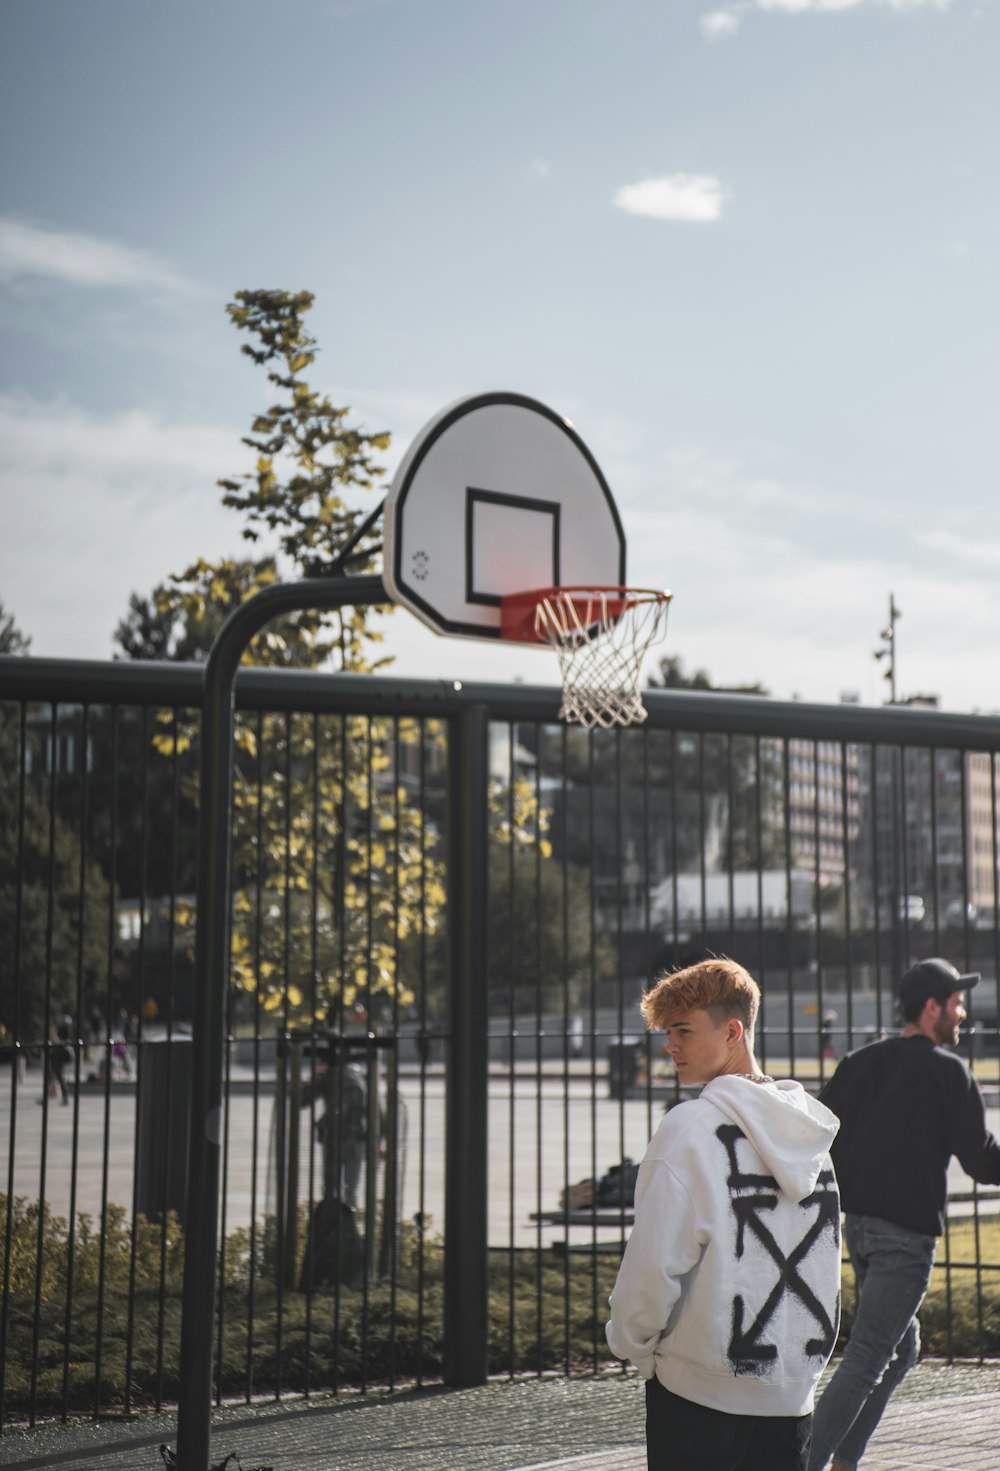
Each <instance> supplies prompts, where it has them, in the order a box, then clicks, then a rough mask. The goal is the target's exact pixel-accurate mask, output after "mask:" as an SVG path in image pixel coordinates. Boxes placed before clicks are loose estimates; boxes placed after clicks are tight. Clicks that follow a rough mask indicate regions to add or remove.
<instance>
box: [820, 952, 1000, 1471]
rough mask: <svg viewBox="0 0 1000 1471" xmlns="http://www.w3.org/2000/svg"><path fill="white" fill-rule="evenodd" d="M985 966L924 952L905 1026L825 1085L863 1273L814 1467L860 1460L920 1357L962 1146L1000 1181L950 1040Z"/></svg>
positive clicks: (968, 1164)
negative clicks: (920, 1321) (922, 1314)
mask: <svg viewBox="0 0 1000 1471" xmlns="http://www.w3.org/2000/svg"><path fill="white" fill-rule="evenodd" d="M978 984H979V976H978V974H972V975H960V974H959V973H958V971H957V970H956V969H955V967H954V966H953V965H952V964H950V962H949V961H947V960H941V959H938V958H936V957H935V958H933V959H930V960H921V961H919V962H918V963H917V964H916V965H914V966H911V968H910V969H909V970H908V971H907V972H906V974H905V975H904V976H903V978H902V980H901V981H900V983H899V1002H900V1007H901V1009H902V1014H903V1022H904V1026H903V1030H902V1033H901V1034H900V1035H899V1036H898V1037H889V1038H886V1039H885V1040H884V1041H880V1042H872V1043H869V1044H868V1046H866V1047H864V1048H862V1049H861V1050H860V1051H859V1052H852V1053H849V1054H848V1056H847V1057H845V1058H844V1060H843V1062H842V1063H841V1064H840V1066H839V1067H838V1068H837V1071H836V1072H835V1073H834V1075H833V1077H832V1078H831V1079H830V1081H829V1083H827V1085H826V1087H825V1088H824V1089H823V1091H822V1093H821V1094H820V1099H821V1100H822V1102H823V1103H825V1104H826V1105H827V1107H828V1108H830V1109H832V1110H833V1112H834V1113H835V1114H836V1115H837V1117H838V1118H839V1119H840V1133H839V1134H838V1135H837V1138H836V1141H835V1142H834V1145H833V1149H832V1151H831V1152H832V1155H833V1162H834V1165H835V1166H836V1170H837V1177H838V1180H839V1183H840V1192H841V1199H842V1202H843V1206H844V1211H845V1212H846V1224H845V1232H844V1234H845V1239H846V1242H847V1249H848V1252H849V1254H850V1258H851V1263H852V1265H853V1267H854V1272H855V1276H856V1277H857V1284H858V1305H857V1311H856V1313H855V1318H854V1326H853V1328H852V1329H851V1336H850V1339H849V1341H848V1344H847V1347H846V1348H845V1349H844V1355H843V1358H842V1359H841V1361H840V1364H839V1366H838V1368H837V1371H836V1373H835V1374H834V1376H833V1378H832V1379H831V1380H830V1383H829V1384H828V1385H827V1387H826V1390H825V1391H824V1393H823V1396H822V1398H821V1400H820V1402H819V1404H818V1405H817V1407H816V1414H815V1417H814V1421H813V1443H812V1450H811V1452H810V1456H809V1471H821V1468H822V1467H824V1466H825V1465H826V1464H827V1461H828V1460H829V1459H830V1457H831V1456H832V1457H833V1467H834V1471H854V1468H855V1467H857V1466H858V1465H859V1464H860V1462H861V1458H862V1456H863V1455H864V1452H865V1447H866V1446H867V1444H868V1441H869V1439H870V1437H871V1435H872V1434H873V1432H874V1430H875V1427H876V1426H877V1425H878V1423H879V1420H880V1419H881V1418H882V1412H883V1411H884V1409H885V1407H886V1405H887V1403H888V1401H889V1397H890V1395H891V1394H892V1393H893V1391H894V1390H895V1389H896V1387H897V1385H898V1384H899V1383H900V1381H901V1380H902V1378H903V1376H904V1375H905V1374H906V1373H907V1371H908V1370H909V1369H910V1368H911V1366H912V1365H913V1364H914V1363H915V1362H916V1358H917V1353H918V1351H919V1348H920V1331H919V1327H918V1325H917V1311H918V1309H919V1307H920V1304H921V1303H922V1302H923V1300H924V1294H925V1293H926V1291H927V1285H928V1283H929V1282H930V1277H931V1268H932V1267H933V1265H934V1250H935V1246H936V1244H937V1243H936V1238H937V1237H938V1236H940V1234H941V1232H942V1231H943V1229H944V1211H945V1198H946V1194H947V1172H948V1165H949V1163H950V1161H951V1157H952V1155H955V1156H956V1157H957V1158H958V1160H959V1162H960V1164H961V1165H962V1168H963V1169H964V1170H965V1171H966V1173H967V1174H969V1175H971V1176H972V1178H973V1179H974V1180H979V1181H980V1182H981V1183H982V1184H988V1185H996V1184H1000V1143H998V1142H997V1140H996V1139H994V1137H993V1135H992V1134H991V1133H990V1132H989V1131H988V1130H987V1128H986V1113H985V1108H984V1104H983V1095H982V1093H981V1092H980V1091H979V1086H978V1084H977V1083H976V1081H975V1079H974V1078H973V1076H972V1074H971V1073H970V1072H969V1069H968V1068H967V1067H966V1065H965V1063H964V1062H963V1061H962V1060H961V1058H959V1057H956V1056H955V1055H954V1053H951V1052H945V1051H943V1050H942V1049H943V1048H945V1047H954V1046H955V1044H956V1043H957V1042H958V1034H959V1028H960V1027H961V1024H962V1022H964V1021H965V1017H966V1010H965V992H966V991H968V990H971V988H972V987H973V986H976V985H978Z"/></svg>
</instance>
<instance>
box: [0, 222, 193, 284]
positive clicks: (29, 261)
mask: <svg viewBox="0 0 1000 1471" xmlns="http://www.w3.org/2000/svg"><path fill="white" fill-rule="evenodd" d="M23 276H44V277H47V278H48V279H50V280H56V281H65V282H68V283H69V284H71V285H74V286H113V287H121V288H124V289H126V290H141V289H143V288H149V287H152V288H155V289H157V290H161V291H174V292H176V291H180V292H186V291H190V290H192V289H193V288H192V285H191V283H190V282H187V281H185V280H184V278H183V277H182V276H180V275H179V274H178V273H177V272H176V271H174V270H173V268H172V267H171V266H169V265H168V264H167V263H166V262H165V261H161V260H160V259H159V258H158V257H157V256H155V255H153V254H152V253H151V252H149V251H145V250H138V249H136V248H134V247H133V246H130V245H122V244H119V243H118V242H117V241H115V240H105V239H102V238H100V237H99V236H97V235H86V234H84V233H83V232H82V231H79V230H59V229H55V228H52V227H49V226H42V225H35V224H31V223H30V222H29V221H27V220H21V219H17V218H15V217H13V216H11V215H4V216H0V280H3V281H12V280H15V279H17V278H19V277H23Z"/></svg>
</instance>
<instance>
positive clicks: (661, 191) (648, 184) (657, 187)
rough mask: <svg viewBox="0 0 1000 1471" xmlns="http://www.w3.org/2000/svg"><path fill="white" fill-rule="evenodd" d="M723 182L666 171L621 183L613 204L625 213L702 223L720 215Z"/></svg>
mask: <svg viewBox="0 0 1000 1471" xmlns="http://www.w3.org/2000/svg"><path fill="white" fill-rule="evenodd" d="M725 197H726V196H725V195H724V194H723V190H722V185H721V184H720V182H719V180H718V179H715V178H713V177H712V176H711V174H666V175H662V176H661V177H659V178H656V179H641V180H640V181H639V183H637V184H623V185H622V187H621V188H620V189H619V190H618V192H617V193H616V194H615V196H614V201H613V202H614V204H616V205H617V207H618V208H619V209H623V210H625V212H626V213H627V214H632V215H645V216H647V217H648V218H649V219H653V220H685V221H690V222H696V223H704V222H706V221H710V220H717V219H719V218H720V216H721V214H722V201H723V199H724V198H725Z"/></svg>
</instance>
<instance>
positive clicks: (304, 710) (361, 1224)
mask: <svg viewBox="0 0 1000 1471" xmlns="http://www.w3.org/2000/svg"><path fill="white" fill-rule="evenodd" d="M201 689H202V672H201V671H200V670H199V669H198V668H196V667H191V666H171V665H169V664H163V665H160V664H156V665H150V664H130V663H127V662H122V663H115V664H93V663H87V662H79V661H74V662H60V661H54V660H44V659H21V658H16V659H12V658H7V659H0V1027H2V1032H0V1194H2V1204H0V1263H2V1281H0V1293H2V1297H0V1352H2V1371H0V1425H2V1424H3V1423H9V1422H10V1421H11V1420H12V1419H22V1418H25V1417H26V1418H28V1419H29V1420H34V1419H35V1418H37V1417H40V1416H48V1415H52V1414H56V1415H63V1416H65V1415H68V1414H70V1413H79V1412H81V1411H82V1412H85V1413H87V1412H89V1413H92V1414H100V1413H102V1412H104V1411H107V1410H110V1409H113V1408H122V1407H124V1408H126V1409H133V1408H136V1407H139V1406H144V1405H154V1406H155V1405H159V1404H162V1403H164V1402H166V1401H170V1400H173V1399H175V1398H176V1394H177V1373H178V1359H177V1355H178V1344H179V1303H180V1282H181V1274H182V1270H183V1254H184V1239H185V1236H184V1227H185V1223H184V1179H185V1158H184V1150H185V1141H186V1138H187V1113H186V1106H187V1090H188V1083H189V1071H190V1040H189V1022H190V1017H191V1014H192V1002H193V996H192V974H193V970H192V943H193V896H194V891H195V867H196V859H197V854H196V851H195V849H196V842H195V833H196V819H197V810H198V807H197V804H198V791H197V787H198V781H197V772H198V759H197V755H198V742H199V721H200V714H199V709H200V701H201ZM645 699H646V704H647V707H648V710H649V718H648V720H647V722H646V723H645V725H643V726H642V727H639V728H634V729H631V730H627V731H617V732H610V733H609V732H595V733H587V732H583V731H581V730H579V729H575V728H567V727H565V726H562V725H560V724H559V723H558V721H557V713H558V705H559V692H558V691H556V690H550V689H537V688H532V687H525V686H492V685H489V686H487V685H462V684H459V683H453V682H448V681H439V682H430V681H420V682H417V681H405V680H398V679H384V678H369V677H362V676H348V675H318V674H300V673H289V672H284V671H281V672H278V671H270V670H246V671H243V672H241V674H240V676H239V678H238V681H237V690H236V700H237V728H236V738H235V761H236V779H235V785H234V803H233V875H232V893H231V899H230V924H231V947H232V963H231V970H230V975H229V986H228V993H227V1006H228V1014H227V1025H228V1035H229V1041H228V1044H227V1052H226V1088H225V1109H224V1113H223V1118H222V1120H221V1123H220V1128H221V1130H222V1136H221V1137H222V1146H223V1177H224V1189H223V1197H222V1206H221V1219H220V1250H219V1259H218V1263H217V1282H218V1296H219V1310H218V1314H217V1320H216V1328H215V1337H216V1342H215V1359H216V1395H217V1397H218V1398H219V1399H222V1398H232V1397H245V1398H247V1399H248V1400H249V1399H250V1398H251V1397H252V1396H258V1395H260V1394H271V1395H274V1396H276V1397H280V1396H283V1395H286V1394H296V1395H302V1394H305V1395H308V1394H310V1393H311V1392H313V1391H315V1390H318V1389H321V1388H322V1389H325V1390H329V1389H333V1390H337V1389H340V1388H342V1387H347V1386H352V1387H357V1388H360V1389H364V1388H366V1387H367V1386H369V1385H373V1384H376V1383H377V1384H380V1385H382V1384H387V1385H394V1384H402V1383H414V1382H415V1383H418V1384H419V1383H422V1382H424V1381H428V1380H435V1379H439V1378H440V1377H441V1376H442V1374H443V1373H447V1372H448V1371H447V1367H446V1366H447V1362H448V1353H449V1347H448V1342H447V1338H448V1333H449V1331H450V1330H449V1328H448V1318H447V1313H446V1311H445V1281H446V1274H447V1270H448V1261H449V1253H451V1259H452V1260H454V1259H456V1258H457V1257H464V1258H468V1259H469V1260H471V1261H472V1262H473V1264H474V1263H475V1259H476V1253H477V1251H479V1250H480V1248H481V1249H482V1251H483V1252H484V1253H485V1297H486V1302H487V1308H486V1312H485V1314H484V1321H483V1323H482V1333H481V1350H482V1359H483V1363H484V1364H485V1365H486V1368H487V1369H488V1371H489V1372H491V1373H501V1374H512V1375H513V1374H520V1373H525V1372H532V1373H543V1372H548V1371H552V1370H554V1369H555V1370H560V1371H562V1372H575V1371H578V1370H581V1369H588V1370H596V1369H597V1368H599V1367H601V1366H604V1365H607V1363H608V1362H609V1356H608V1353H607V1350H606V1347H605V1345H604V1336H603V1323H604V1320H605V1317H606V1303H607V1297H608V1293H609V1291H610V1287H611V1284H612V1282H613V1279H614V1274H615V1271H616V1269H617V1264H618V1259H619V1257H620V1252H621V1247H622V1243H623V1241H624V1239H625V1237H626V1236H627V1233H628V1229H629V1226H630V1224H631V1189H630V1186H631V1175H630V1172H629V1165H630V1162H634V1161H636V1160H638V1159H639V1158H640V1157H641V1155H642V1152H643V1150H644V1149H645V1145H646V1141H647V1139H648V1137H649V1135H650V1133H651V1132H652V1130H653V1129H654V1128H655V1125H656V1121H657V1119H658V1117H659V1115H660V1113H661V1112H662V1110H663V1109H664V1108H665V1107H668V1106H670V1105H671V1104H672V1103H673V1102H675V1101H676V1100H677V1099H678V1098H679V1097H681V1096H682V1094H681V1093H680V1092H679V1090H678V1087H677V1084H676V1081H675V1080H674V1078H673V1077H672V1075H671V1071H670V1069H669V1066H668V1064H667V1062H666V1059H665V1058H664V1057H663V1056H662V1053H661V1046H660V1040H659V1039H658V1038H657V1037H656V1036H655V1035H654V1036H647V1035H645V1034H644V1032H643V1030H642V1027H641V1024H640V1021H639V1017H638V1011H637V1002H638V999H639V997H640V995H641V993H642V991H643V989H644V988H645V987H646V986H647V985H648V983H649V981H650V979H651V978H652V977H653V976H655V975H656V974H657V973H658V972H659V971H660V970H662V969H663V968H665V967H669V966H674V965H677V964H684V963H687V962H688V961H689V960H693V959H697V958H699V957H701V956H703V955H705V954H707V953H726V954H728V955H731V956H733V957H734V958H735V959H737V960H739V961H741V962H742V963H744V964H745V965H747V966H748V968H749V969H750V970H751V971H752V972H753V973H754V975H755V976H756V977H757V978H758V980H759V981H760V983H761V986H762V990H763V998H764V1001H763V1011H762V1019H761V1031H760V1036H759V1050H760V1052H761V1055H762V1060H763V1061H765V1062H766V1065H767V1067H768V1070H769V1071H772V1072H774V1071H781V1072H783V1073H785V1074H787V1075H789V1076H794V1077H798V1078H800V1079H801V1081H802V1082H803V1083H804V1084H805V1085H806V1086H807V1087H810V1088H814V1089H815V1088H818V1087H819V1086H820V1085H821V1084H822V1081H823V1080H824V1079H825V1078H826V1077H828V1076H829V1075H830V1072H831V1071H832V1069H833V1068H835V1067H836V1065H837V1060H838V1059H839V1058H840V1057H842V1056H843V1055H844V1053H845V1052H846V1051H848V1050H850V1049H852V1048H855V1047H858V1046H862V1045H864V1043H865V1042H866V1041H867V1040H869V1039H871V1038H873V1037H876V1036H879V1035H882V1034H884V1033H886V1032H888V1031H891V1030H892V1029H893V1028H894V1027H895V1025H896V1017H895V1013H894V1007H893V990H894V985H895V982H896V980H897V979H898V976H899V974H900V973H901V971H902V969H904V968H905V967H906V965H907V964H909V963H910V962H911V961H912V960H913V959H915V958H917V957H919V956H922V955H927V954H944V955H946V956H948V957H949V958H950V959H952V960H953V961H955V963H956V964H958V965H959V966H960V967H961V968H962V969H975V970H979V971H981V972H982V974H983V981H982V983H981V985H980V986H979V987H978V988H977V989H976V990H975V991H974V992H973V993H971V996H970V1001H971V1005H970V1013H971V1015H970V1022H969V1025H968V1027H967V1028H966V1030H965V1032H964V1034H963V1039H962V1043H961V1050H962V1053H963V1055H964V1056H965V1058H966V1060H967V1061H969V1062H970V1064H971V1065H972V1066H973V1068H974V1070H975V1072H976V1075H977V1077H978V1078H979V1080H980V1083H981V1084H982V1086H983V1087H984V1090H985V1092H986V1096H987V1104H988V1108H989V1110H990V1117H991V1120H992V1122H993V1125H994V1127H995V1126H996V1124H997V1119H998V1114H997V1107H998V1085H1000V1076H998V1065H1000V1057H998V1022H997V1018H998V1013H1000V993H998V976H1000V880H998V875H1000V862H998V848H1000V842H998V814H1000V794H998V782H1000V720H997V719H995V718H985V717H974V716H954V715H948V714H943V713H940V712H936V711H931V710H916V709H902V708H892V709H883V710H873V709H863V708H860V707H856V706H848V705H839V706H831V707H826V706H816V705H805V704H800V703H797V702H793V703H781V702H777V701H771V700H767V699H759V698H755V697H739V696H725V695H713V694H701V693H696V692H674V691H669V692H668V691H649V692H647V694H646V696H645ZM477 710H478V711H481V712H483V717H484V720H485V729H486V731H487V749H486V752H485V766H484V770H483V772H482V773H481V776H482V784H483V788H484V790H483V791H482V804H483V806H482V812H481V813H480V814H479V817H478V818H477V821H476V822H473V823H472V824H468V823H467V824H466V828H465V830H464V833H465V835H464V837H463V836H462V835H461V834H459V837H458V838H456V817H458V816H460V815H461V814H460V813H458V812H457V811H456V809H457V808H458V807H459V806H461V804H462V803H463V802H464V801H465V798H464V797H463V795H462V794H463V791H465V790H466V789H465V788H463V786H462V784H461V782H460V781H458V780H457V779H456V777H457V773H456V770H455V766H454V759H453V758H454V750H455V745H454V740H455V735H454V732H455V730H456V728H457V727H456V722H459V721H465V720H468V719H469V718H471V717H470V712H475V711H477ZM466 816H468V814H466ZM480 819H481V820H480ZM470 834H471V836H470ZM462 842H464V843H465V844H466V848H462V847H461V843H462ZM470 842H471V843H472V845H473V848H475V847H477V846H478V848H481V850H482V851H481V853H479V855H478V861H479V862H481V864H482V865H484V866H485V867H484V869H483V872H484V873H485V876H486V888H485V894H486V903H485V913H484V915H483V924H484V926H485V940H486V944H485V955H486V961H485V965H484V969H483V973H481V974H480V973H477V974H471V973H470V974H466V975H462V976H452V977H449V975H448V960H447V956H448V948H447V934H448V926H449V923H450V920H451V918H452V915H451V909H452V907H453V905H454V903H455V902H456V900H455V895H456V893H457V892H459V890H460V889H461V884H458V880H457V877H456V874H455V873H454V872H453V865H454V862H455V853H456V852H461V853H464V854H465V857H464V859H463V861H464V862H466V863H468V862H469V861H470V859H469V853H468V852H467V851H466V849H467V848H468V844H469V843H470ZM456 843H459V847H458V848H456V846H455V845H456ZM473 857H475V854H474V853H473ZM456 885H457V887H456ZM471 965H472V963H471V962H470V966H471ZM470 998H471V999H472V1000H474V1002H475V1004H474V1005H471V1006H470V1005H469V1004H468V1003H469V1000H470ZM456 1008H457V1010H456ZM470 1029H471V1030H470ZM477 1029H481V1030H482V1031H483V1032H484V1035H483V1037H482V1040H481V1046H482V1050H483V1053H484V1055H485V1056H486V1057H487V1058H488V1073H487V1077H486V1079H485V1097H484V1098H481V1097H479V1096H478V1095H476V1096H475V1097H474V1096H473V1091H474V1090H475V1088H476V1087H477V1079H476V1078H475V1077H472V1076H470V1073H472V1072H474V1069H470V1068H467V1067H466V1068H463V1067H462V1066H461V1065H460V1063H461V1058H456V1053H455V1048H456V1046H457V1045H458V1044H457V1039H458V1038H459V1037H461V1038H462V1039H463V1040H462V1047H463V1049H465V1048H467V1047H469V1046H472V1045H475V1046H476V1047H478V1046H479V1045H480V1044H479V1041H478V1040H477ZM463 1056H464V1051H463ZM482 1081H483V1080H482V1079H479V1080H478V1083H482ZM449 1088H451V1089H453V1090H454V1089H456V1088H458V1089H466V1090H470V1092H469V1100H470V1101H469V1108H468V1116H467V1117H468V1131H467V1137H466V1138H465V1139H464V1141H463V1142H462V1147H463V1148H464V1149H465V1150H466V1151H467V1156H468V1157H469V1158H470V1159H471V1158H473V1157H474V1146H475V1142H476V1139H477V1138H478V1137H479V1135H480V1133H481V1136H482V1160H483V1177H484V1180H485V1196H484V1198H483V1199H482V1200H481V1202H479V1204H478V1206H477V1203H476V1202H475V1201H474V1200H470V1211H469V1215H468V1219H467V1220H465V1221H463V1220H462V1219H459V1218H457V1217H456V1218H452V1217H449V1218H448V1219H447V1220H446V1217H445V1201H446V1193H445V1158H446V1155H445V1141H446V1135H447V1133H448V1130H449V1127H451V1128H454V1118H452V1123H451V1125H449V1123H448V1119H449V1114H448V1111H447V1108H446V1104H447V1101H448V1089H449ZM452 1101H453V1102H454V1098H453V1100H452ZM477 1131H478V1132H477ZM950 1186H951V1193H950V1201H949V1209H948V1216H947V1232H946V1238H945V1241H944V1243H943V1249H942V1250H941V1252H940V1257H939V1265H938V1267H937V1268H936V1271H935V1279H934V1282H933V1283H932V1288H931V1291H930V1293H929V1295H928V1300H927V1304H926V1306H925V1310H924V1323H923V1336H924V1341H925V1347H926V1348H928V1349H929V1351H931V1352H933V1353H937V1354H943V1355H947V1356H951V1357H955V1356H959V1357H971V1358H981V1357H996V1356H998V1355H1000V1341H998V1337H997V1328H996V1322H997V1317H998V1314H997V1307H998V1305H1000V1281H998V1274H1000V1224H998V1219H997V1211H998V1196H997V1192H996V1191H992V1190H990V1189H988V1188H985V1187H973V1185H972V1183H971V1182H970V1181H969V1180H968V1179H967V1178H966V1177H965V1176H964V1175H963V1174H962V1172H961V1171H960V1170H959V1169H958V1167H957V1166H955V1167H954V1169H953V1175H952V1178H951V1181H950ZM469 1188H470V1191H472V1192H473V1194H476V1193H478V1192H477V1186H476V1178H475V1177H473V1178H471V1179H470V1182H469ZM477 1220H478V1221H480V1222H481V1226H480V1227H479V1228H477V1226H476V1222H477ZM481 1236H482V1237H484V1239H482V1240H480V1239H479V1238H480V1237H481ZM848 1306H849V1304H848ZM848 1316H849V1314H848ZM471 1351H472V1349H471V1348H470V1347H469V1346H465V1347H463V1349H462V1352H463V1354H465V1355H468V1354H469V1353H470V1352H471ZM452 1354H453V1356H454V1345H453V1346H452ZM474 1356H475V1355H474V1354H473V1357H474Z"/></svg>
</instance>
